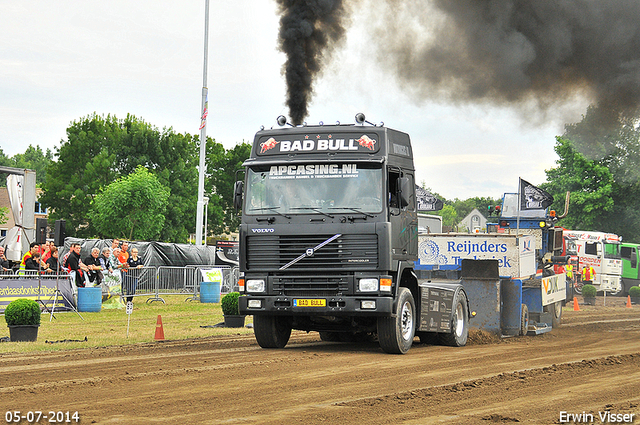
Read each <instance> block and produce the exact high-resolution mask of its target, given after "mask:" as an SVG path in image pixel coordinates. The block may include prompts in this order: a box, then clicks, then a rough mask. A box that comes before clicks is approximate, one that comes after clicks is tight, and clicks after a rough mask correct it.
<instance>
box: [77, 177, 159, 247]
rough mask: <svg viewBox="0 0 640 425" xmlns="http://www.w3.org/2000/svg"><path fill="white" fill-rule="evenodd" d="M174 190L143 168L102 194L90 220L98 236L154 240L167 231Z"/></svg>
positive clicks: (94, 202) (96, 199)
mask: <svg viewBox="0 0 640 425" xmlns="http://www.w3.org/2000/svg"><path fill="white" fill-rule="evenodd" d="M169 194H170V190H169V188H167V187H165V186H163V185H162V184H161V183H160V181H159V179H158V178H157V177H156V176H155V175H153V174H151V173H150V172H149V170H147V169H146V168H144V167H143V166H140V165H139V166H138V167H137V168H136V170H135V171H134V172H133V173H131V174H130V175H128V176H125V177H121V178H119V179H117V180H116V181H115V182H113V183H111V184H109V185H108V186H107V187H106V188H105V189H104V190H103V191H102V192H100V193H98V194H97V195H96V197H95V199H94V201H93V204H92V205H91V210H90V211H89V217H90V219H91V222H92V224H93V226H94V227H95V229H96V230H97V231H98V236H101V237H114V236H120V237H121V238H124V239H129V240H151V239H154V238H157V237H158V236H159V235H160V232H161V231H162V229H163V227H164V222H165V216H164V213H165V211H166V209H167V200H168V199H169Z"/></svg>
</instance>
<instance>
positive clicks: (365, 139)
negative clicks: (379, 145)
mask: <svg viewBox="0 0 640 425" xmlns="http://www.w3.org/2000/svg"><path fill="white" fill-rule="evenodd" d="M358 144H359V145H360V146H363V147H365V148H367V149H369V150H370V151H372V150H373V149H374V147H375V145H376V141H375V140H373V139H371V138H369V136H367V135H366V134H363V135H362V136H361V137H360V138H359V139H358Z"/></svg>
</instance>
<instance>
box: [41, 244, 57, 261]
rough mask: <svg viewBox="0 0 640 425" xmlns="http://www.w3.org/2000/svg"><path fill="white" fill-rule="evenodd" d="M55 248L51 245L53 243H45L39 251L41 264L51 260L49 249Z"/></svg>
mask: <svg viewBox="0 0 640 425" xmlns="http://www.w3.org/2000/svg"><path fill="white" fill-rule="evenodd" d="M52 248H55V245H54V244H53V241H48V242H47V243H45V244H44V245H43V246H42V247H41V250H40V253H41V254H42V257H41V258H42V261H43V262H45V263H46V262H47V260H48V259H49V258H51V249H52Z"/></svg>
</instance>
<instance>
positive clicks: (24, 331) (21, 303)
mask: <svg viewBox="0 0 640 425" xmlns="http://www.w3.org/2000/svg"><path fill="white" fill-rule="evenodd" d="M41 314H42V313H41V312H40V306H39V305H38V303H37V302H35V301H34V300H29V299H26V298H18V299H17V300H13V301H11V303H9V305H8V306H7V309H6V310H5V311H4V319H5V320H6V322H7V326H9V339H10V340H11V341H35V340H37V339H38V327H39V326H40V319H41Z"/></svg>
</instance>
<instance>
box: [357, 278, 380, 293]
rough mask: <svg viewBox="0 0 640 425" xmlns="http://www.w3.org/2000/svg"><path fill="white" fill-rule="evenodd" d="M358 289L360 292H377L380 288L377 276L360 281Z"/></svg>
mask: <svg viewBox="0 0 640 425" xmlns="http://www.w3.org/2000/svg"><path fill="white" fill-rule="evenodd" d="M358 290H359V291H360V292H375V291H377V290H378V279H377V278H366V279H360V280H359V281H358Z"/></svg>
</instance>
